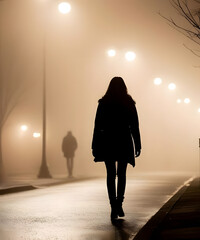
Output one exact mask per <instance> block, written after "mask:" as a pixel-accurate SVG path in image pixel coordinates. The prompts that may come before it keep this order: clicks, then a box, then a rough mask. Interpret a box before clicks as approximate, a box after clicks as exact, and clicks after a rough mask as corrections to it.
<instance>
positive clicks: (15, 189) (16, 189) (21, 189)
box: [0, 185, 37, 195]
mask: <svg viewBox="0 0 200 240" xmlns="http://www.w3.org/2000/svg"><path fill="white" fill-rule="evenodd" d="M34 189H37V188H36V187H34V186H32V185H25V186H18V187H10V188H6V189H1V190H0V195H5V194H10V193H17V192H24V191H29V190H34Z"/></svg>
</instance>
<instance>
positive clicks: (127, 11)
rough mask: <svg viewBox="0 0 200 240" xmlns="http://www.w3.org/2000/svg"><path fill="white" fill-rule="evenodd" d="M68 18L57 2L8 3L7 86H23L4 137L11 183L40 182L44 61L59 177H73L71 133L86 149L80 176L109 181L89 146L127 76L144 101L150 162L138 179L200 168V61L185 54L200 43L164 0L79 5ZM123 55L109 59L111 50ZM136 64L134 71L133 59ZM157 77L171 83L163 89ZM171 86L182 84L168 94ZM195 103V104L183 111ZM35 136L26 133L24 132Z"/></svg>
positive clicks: (50, 155)
mask: <svg viewBox="0 0 200 240" xmlns="http://www.w3.org/2000/svg"><path fill="white" fill-rule="evenodd" d="M70 4H71V6H72V9H71V12H70V13H69V14H66V15H62V14H60V13H59V12H58V10H57V1H56V0H3V1H0V64H1V71H0V78H2V79H3V78H4V79H6V81H7V82H9V81H10V79H15V80H16V81H17V83H18V87H21V85H22V86H23V91H22V92H21V95H20V99H19V101H18V102H17V103H16V105H15V108H14V109H13V111H12V113H11V114H10V116H9V118H8V120H7V121H6V124H5V126H4V129H3V162H4V165H5V168H6V171H7V173H8V174H23V175H25V174H35V175H36V174H38V172H39V168H40V165H41V159H42V152H41V151H42V138H41V137H40V138H33V137H32V133H33V132H40V133H42V86H43V85H42V82H43V74H44V56H45V59H46V63H45V69H46V71H45V73H46V94H47V96H46V101H47V105H46V106H47V151H46V154H47V164H48V167H49V171H50V172H51V174H52V175H53V176H57V175H60V174H61V175H65V174H66V173H67V169H66V160H65V158H64V156H63V153H62V149H61V145H62V140H63V138H64V136H65V135H66V134H67V132H68V131H72V133H73V135H74V136H75V138H76V140H77V143H78V148H77V150H76V152H75V159H74V162H75V166H74V175H75V176H101V175H104V174H105V168H104V165H103V163H94V162H93V157H92V154H91V141H92V134H93V127H94V118H95V113H96V108H97V102H98V99H99V98H101V97H102V96H103V95H104V93H105V91H106V89H107V87H108V84H109V81H110V80H111V78H112V77H114V76H121V77H122V78H123V79H124V80H125V83H126V85H127V88H128V92H129V94H131V96H132V97H133V98H134V99H135V101H136V106H137V110H138V114H139V120H140V132H141V140H142V153H141V156H140V157H139V158H137V159H136V167H135V169H133V168H132V166H129V168H128V171H129V174H130V175H131V174H133V175H134V174H135V173H140V172H179V173H182V172H188V173H193V174H197V173H198V169H199V155H198V154H199V145H198V138H199V137H200V125H199V121H200V113H198V111H197V110H198V108H200V95H199V89H200V81H199V71H200V69H199V68H197V67H195V66H198V65H199V58H198V57H196V56H195V55H194V54H192V53H191V52H190V51H189V50H188V49H186V48H185V47H184V46H183V43H184V44H186V45H187V46H188V47H190V48H197V47H198V46H195V44H194V43H192V42H191V41H190V40H189V39H187V38H186V37H185V36H183V35H182V34H181V33H179V32H177V31H176V30H175V29H173V28H172V27H170V26H169V25H168V24H167V23H166V21H165V20H164V19H163V18H162V17H161V16H160V15H159V14H158V12H161V13H163V14H164V15H165V16H174V17H175V18H176V19H178V18H177V17H176V13H175V12H174V10H173V9H172V7H171V6H170V4H169V3H168V1H163V0H123V1H120V0H92V1H91V0H74V1H70ZM110 48H114V49H116V53H117V54H116V57H114V58H109V57H108V56H107V50H108V49H110ZM129 50H130V51H134V52H135V53H136V59H135V60H134V61H133V62H127V61H126V60H125V58H124V54H125V52H126V51H129ZM155 77H160V78H162V79H163V83H162V84H161V85H160V86H155V85H154V83H153V80H154V78H155ZM170 82H174V83H175V84H176V85H177V88H176V90H175V91H169V90H168V88H167V86H168V84H169V83H170ZM185 97H189V98H190V99H191V103H190V104H184V103H181V104H177V103H176V100H177V98H181V99H183V98H185ZM22 124H26V125H27V126H28V130H27V131H26V132H22V131H21V130H20V126H21V125H22Z"/></svg>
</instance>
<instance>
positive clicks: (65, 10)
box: [58, 2, 71, 14]
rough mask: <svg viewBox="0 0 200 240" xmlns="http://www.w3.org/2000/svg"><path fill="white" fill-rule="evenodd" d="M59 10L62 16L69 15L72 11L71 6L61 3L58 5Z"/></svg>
mask: <svg viewBox="0 0 200 240" xmlns="http://www.w3.org/2000/svg"><path fill="white" fill-rule="evenodd" d="M58 10H59V11H60V12H61V13H62V14H67V13H69V12H70V11H71V5H70V4H69V3H67V2H61V3H59V4H58Z"/></svg>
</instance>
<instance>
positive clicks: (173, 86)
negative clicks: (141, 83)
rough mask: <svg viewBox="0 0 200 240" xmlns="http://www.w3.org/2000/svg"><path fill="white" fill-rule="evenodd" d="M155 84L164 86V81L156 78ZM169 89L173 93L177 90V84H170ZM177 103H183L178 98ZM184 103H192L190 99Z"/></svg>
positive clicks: (199, 110)
mask: <svg viewBox="0 0 200 240" xmlns="http://www.w3.org/2000/svg"><path fill="white" fill-rule="evenodd" d="M154 84H155V85H161V84H162V79H161V78H155V79H154ZM168 89H169V90H171V91H173V90H175V89H176V84H175V83H170V84H169V85H168ZM176 102H177V103H181V102H182V100H181V99H180V98H178V99H177V101H176ZM183 102H184V103H186V104H188V103H190V99H189V98H185V99H184V100H183ZM198 112H199V113H200V108H199V109H198Z"/></svg>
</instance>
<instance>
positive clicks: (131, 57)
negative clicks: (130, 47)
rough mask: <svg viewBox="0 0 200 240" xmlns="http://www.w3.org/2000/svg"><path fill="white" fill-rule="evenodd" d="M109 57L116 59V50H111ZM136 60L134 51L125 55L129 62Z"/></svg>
mask: <svg viewBox="0 0 200 240" xmlns="http://www.w3.org/2000/svg"><path fill="white" fill-rule="evenodd" d="M107 54H108V56H109V57H115V56H116V50H115V49H110V50H108V52H107ZM135 58H136V54H135V53H134V52H132V51H128V52H126V53H125V59H126V60H127V61H129V62H131V61H133V60H135Z"/></svg>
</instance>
